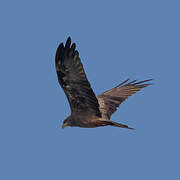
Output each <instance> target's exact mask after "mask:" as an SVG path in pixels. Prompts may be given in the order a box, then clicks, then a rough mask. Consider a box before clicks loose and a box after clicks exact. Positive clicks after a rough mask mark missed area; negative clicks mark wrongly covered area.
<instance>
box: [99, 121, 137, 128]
mask: <svg viewBox="0 0 180 180" xmlns="http://www.w3.org/2000/svg"><path fill="white" fill-rule="evenodd" d="M101 122H102V123H103V125H106V126H107V125H109V126H115V127H121V128H127V129H132V130H135V129H134V128H131V127H129V126H127V125H125V124H121V123H117V122H114V121H109V120H108V121H106V120H105V121H101Z"/></svg>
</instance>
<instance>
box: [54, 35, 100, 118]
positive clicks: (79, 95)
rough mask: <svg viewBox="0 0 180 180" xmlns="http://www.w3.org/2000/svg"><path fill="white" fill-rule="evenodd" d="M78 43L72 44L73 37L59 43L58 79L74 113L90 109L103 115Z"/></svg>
mask: <svg viewBox="0 0 180 180" xmlns="http://www.w3.org/2000/svg"><path fill="white" fill-rule="evenodd" d="M75 49H76V44H75V43H73V44H72V45H71V38H70V37H69V38H68V39H67V41H66V44H65V47H64V45H63V43H61V44H60V45H59V47H58V48H57V51H56V56H55V64H56V71H57V76H58V81H59V83H60V85H61V87H62V88H63V90H64V92H65V94H66V96H67V98H68V101H69V103H70V107H71V111H72V113H77V112H86V111H89V112H91V113H92V114H94V115H96V116H98V117H101V112H100V110H99V103H98V100H97V98H96V96H95V94H94V92H93V90H92V88H91V85H90V83H89V81H88V79H87V77H86V74H85V72H84V68H83V65H82V63H81V60H80V58H79V53H78V51H77V50H75Z"/></svg>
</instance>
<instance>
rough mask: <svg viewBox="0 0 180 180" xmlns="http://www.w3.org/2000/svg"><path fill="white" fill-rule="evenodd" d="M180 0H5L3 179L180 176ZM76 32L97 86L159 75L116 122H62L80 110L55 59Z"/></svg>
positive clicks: (0, 106)
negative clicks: (87, 126) (68, 96)
mask: <svg viewBox="0 0 180 180" xmlns="http://www.w3.org/2000/svg"><path fill="white" fill-rule="evenodd" d="M179 9H180V2H179V1H178V0H177V1H175V0H169V1H167V0H150V1H145V0H124V1H122V0H119V1H95V0H91V1H83V0H76V1H72V0H71V1H67V0H66V1H65V0H63V1H62V0H54V1H53V0H51V1H50V0H49V1H48V0H31V1H23V0H22V1H20V0H16V1H10V0H6V1H5V0H4V1H1V2H0V51H1V52H0V82H1V85H0V110H1V113H0V179H2V180H12V179H18V180H40V179H43V180H60V179H61V180H70V179H77V180H81V179H83V180H84V179H86V180H92V179H93V180H98V179H102V180H109V179H113V180H116V179H117V180H119V179H125V180H130V179H131V180H132V179H137V180H141V179H146V180H152V179H163V180H166V179H167V180H169V179H173V180H174V179H179V178H180V173H179V172H180V140H179V138H180V130H179V128H180V119H179V110H180V108H179V106H180V105H179V100H180V99H179V91H180V83H179V79H180V72H179V71H180V62H179V60H180V10H179ZM68 36H71V37H72V40H73V41H74V42H76V43H77V48H78V50H79V52H80V57H81V60H82V63H83V64H84V68H85V71H86V73H87V77H88V79H89V81H90V82H91V85H92V87H93V89H94V91H95V93H96V94H99V93H101V92H103V91H105V90H108V89H110V88H112V87H113V86H115V85H117V84H118V83H120V82H122V81H124V80H125V79H127V78H131V79H138V80H144V79H148V78H153V79H154V81H153V83H154V85H153V86H151V87H147V88H145V89H143V90H142V91H141V92H139V93H137V94H136V95H134V96H133V97H131V98H130V99H128V100H127V101H126V102H125V103H123V104H122V105H121V106H120V108H119V109H118V111H117V112H116V113H115V114H114V115H113V116H112V120H114V121H117V122H122V123H125V124H128V125H129V126H131V127H134V128H136V130H135V131H132V130H128V129H121V128H115V127H103V128H94V129H83V128H66V129H65V130H62V129H61V125H62V121H63V120H64V119H65V118H66V117H67V116H68V115H69V113H70V109H69V104H68V102H67V99H66V97H65V94H64V93H63V91H62V89H61V88H60V86H59V84H58V81H57V77H56V72H55V65H54V56H55V52H56V48H57V46H58V44H59V43H60V42H62V41H63V42H64V41H66V39H67V37H68Z"/></svg>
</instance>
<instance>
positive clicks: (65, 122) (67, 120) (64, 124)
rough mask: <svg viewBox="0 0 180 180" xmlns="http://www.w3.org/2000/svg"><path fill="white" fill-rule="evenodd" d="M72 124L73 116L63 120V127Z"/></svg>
mask: <svg viewBox="0 0 180 180" xmlns="http://www.w3.org/2000/svg"><path fill="white" fill-rule="evenodd" d="M71 124H72V123H71V117H70V116H69V117H67V118H66V119H65V120H64V121H63V125H62V129H64V128H65V127H66V126H71Z"/></svg>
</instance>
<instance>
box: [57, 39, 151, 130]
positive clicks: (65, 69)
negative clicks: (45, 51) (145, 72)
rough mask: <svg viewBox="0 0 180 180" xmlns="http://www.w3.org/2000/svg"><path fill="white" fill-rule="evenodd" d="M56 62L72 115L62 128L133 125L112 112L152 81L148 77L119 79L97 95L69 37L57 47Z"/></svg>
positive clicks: (123, 126)
mask: <svg viewBox="0 0 180 180" xmlns="http://www.w3.org/2000/svg"><path fill="white" fill-rule="evenodd" d="M55 66H56V72H57V77H58V81H59V83H60V85H61V87H62V89H63V90H64V92H65V94H66V96H67V99H68V101H69V104H70V108H71V115H70V116H68V117H67V118H66V119H65V120H64V121H63V125H62V128H63V129H64V128H65V127H66V126H76V127H83V128H94V127H99V126H108V125H110V126H116V127H121V128H128V129H133V128H131V127H129V126H127V125H124V124H121V123H117V122H114V121H111V120H110V118H111V115H112V114H113V113H114V112H115V111H116V110H117V108H118V107H119V105H120V104H121V103H122V102H124V101H125V100H126V99H127V98H128V97H129V96H131V95H133V94H135V93H136V92H138V91H140V90H141V89H142V88H144V87H147V86H149V85H151V83H149V81H151V80H152V79H148V80H145V81H139V82H137V81H136V80H133V81H130V82H129V79H127V80H126V81H124V82H122V83H120V84H119V85H118V86H116V87H114V88H112V89H110V90H108V91H106V92H104V93H102V94H100V95H98V96H96V95H95V93H94V92H93V90H92V88H91V85H90V83H89V81H88V79H87V77H86V74H85V71H84V68H83V65H82V63H81V60H80V57H79V53H78V51H77V50H76V44H75V43H72V44H71V38H70V37H68V39H67V41H66V44H65V46H64V44H63V43H61V44H60V45H59V46H58V48H57V51H56V56H55Z"/></svg>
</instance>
